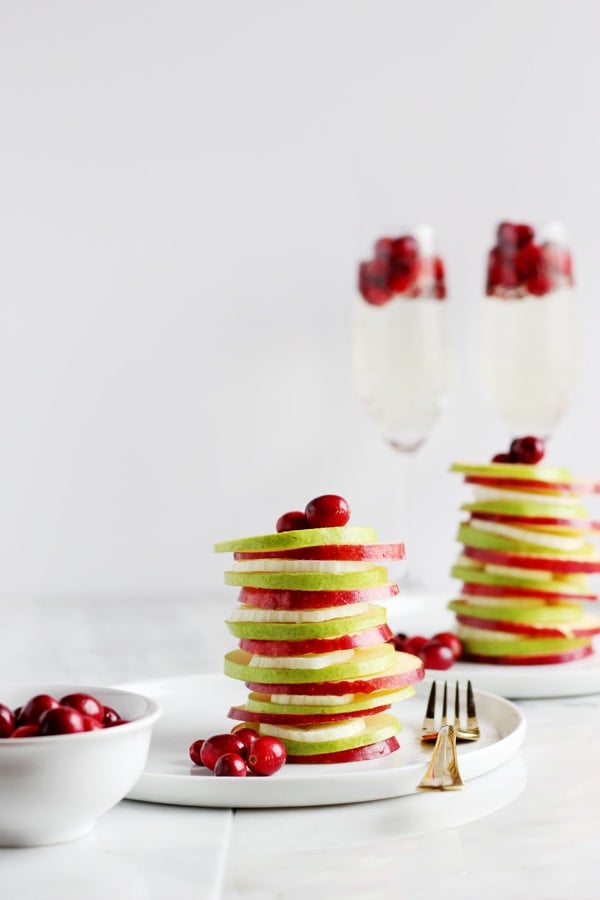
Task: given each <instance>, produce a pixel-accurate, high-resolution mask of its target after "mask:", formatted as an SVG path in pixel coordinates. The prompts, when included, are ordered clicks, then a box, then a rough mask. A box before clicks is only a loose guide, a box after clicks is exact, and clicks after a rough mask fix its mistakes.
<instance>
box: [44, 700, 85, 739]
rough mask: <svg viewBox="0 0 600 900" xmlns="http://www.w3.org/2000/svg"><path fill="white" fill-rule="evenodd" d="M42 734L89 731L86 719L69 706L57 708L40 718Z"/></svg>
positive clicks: (49, 710) (47, 711)
mask: <svg viewBox="0 0 600 900" xmlns="http://www.w3.org/2000/svg"><path fill="white" fill-rule="evenodd" d="M39 728H40V734H41V735H44V736H45V735H50V734H77V733H79V732H81V731H87V728H86V721H85V717H84V716H82V715H81V713H79V712H77V710H76V709H71V707H69V706H55V707H54V708H53V709H47V710H46V712H45V713H42V715H41V716H40V722H39Z"/></svg>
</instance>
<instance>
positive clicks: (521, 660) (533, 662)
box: [288, 644, 594, 758]
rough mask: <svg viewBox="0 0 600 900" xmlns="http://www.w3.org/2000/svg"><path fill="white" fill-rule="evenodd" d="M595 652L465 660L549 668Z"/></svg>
mask: <svg viewBox="0 0 600 900" xmlns="http://www.w3.org/2000/svg"><path fill="white" fill-rule="evenodd" d="M593 652H594V648H593V647H592V646H591V644H586V645H584V646H583V647H574V648H573V649H572V650H565V651H563V652H562V653H546V654H537V655H530V656H525V655H521V656H509V655H506V656H504V655H500V656H486V655H485V654H483V653H465V655H464V657H463V659H464V660H465V662H472V663H490V664H491V665H497V666H547V665H552V664H555V663H568V662H573V661H574V660H576V659H585V657H586V656H591V655H592V653H593ZM288 758H289V757H288Z"/></svg>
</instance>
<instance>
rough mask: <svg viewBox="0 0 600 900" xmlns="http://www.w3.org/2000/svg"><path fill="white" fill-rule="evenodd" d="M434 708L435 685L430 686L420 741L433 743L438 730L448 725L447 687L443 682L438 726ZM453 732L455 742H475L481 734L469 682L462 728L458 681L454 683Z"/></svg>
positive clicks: (471, 687) (433, 683)
mask: <svg viewBox="0 0 600 900" xmlns="http://www.w3.org/2000/svg"><path fill="white" fill-rule="evenodd" d="M435 706H436V683H435V681H434V682H432V684H431V689H430V691H429V697H428V700H427V709H426V711H425V718H424V719H423V724H422V726H421V740H422V741H433V740H435V739H436V738H437V736H438V733H439V730H440V728H441V727H442V726H443V725H446V724H447V723H448V685H447V682H444V693H443V696H442V716H441V719H440V723H439V726H437V725H436V720H435ZM454 731H455V734H456V740H458V741H476V740H477V739H478V738H479V737H480V735H481V732H480V730H479V723H478V720H477V711H476V709H475V697H474V695H473V686H472V685H471V682H470V681H468V682H467V721H466V725H465V727H464V728H463V727H462V726H461V722H460V691H459V684H458V681H457V682H456V690H455V694H454Z"/></svg>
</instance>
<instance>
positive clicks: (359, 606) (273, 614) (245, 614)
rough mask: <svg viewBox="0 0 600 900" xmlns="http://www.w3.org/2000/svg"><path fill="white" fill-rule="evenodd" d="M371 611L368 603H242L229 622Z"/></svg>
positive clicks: (309, 618)
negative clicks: (311, 605) (261, 605)
mask: <svg viewBox="0 0 600 900" xmlns="http://www.w3.org/2000/svg"><path fill="white" fill-rule="evenodd" d="M368 611H369V604H368V603H349V604H347V605H346V606H327V607H323V608H322V609H261V608H259V607H256V606H246V605H244V604H241V605H240V606H238V607H237V608H236V609H235V610H234V611H233V612H232V613H231V615H230V616H229V617H228V619H227V621H228V622H282V623H288V624H289V623H291V624H301V623H302V622H327V621H329V620H330V619H346V618H351V617H352V616H358V615H361V614H362V613H367V612H368Z"/></svg>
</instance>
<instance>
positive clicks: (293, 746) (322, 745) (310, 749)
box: [259, 713, 402, 757]
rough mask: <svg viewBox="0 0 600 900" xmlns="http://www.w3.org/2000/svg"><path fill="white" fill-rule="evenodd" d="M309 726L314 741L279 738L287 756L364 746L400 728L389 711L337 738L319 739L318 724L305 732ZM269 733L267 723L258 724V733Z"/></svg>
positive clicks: (376, 741) (392, 733)
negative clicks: (347, 735) (355, 731)
mask: <svg viewBox="0 0 600 900" xmlns="http://www.w3.org/2000/svg"><path fill="white" fill-rule="evenodd" d="M311 727H313V728H315V732H314V734H315V740H314V741H310V740H307V741H295V740H291V739H289V738H286V737H283V738H281V740H282V741H283V743H284V744H285V746H286V750H287V753H288V757H289V756H303V757H309V756H313V755H315V754H318V755H322V754H329V753H337V752H339V751H340V750H352V749H355V748H357V747H364V746H366V745H369V744H376V743H378V742H379V741H384V740H386V739H387V738H391V737H394V736H395V735H397V734H398V733H399V732H400V731H401V730H402V726H401V724H400V722H399V721H398V719H397V718H396V717H395V716H393V715H391V713H379V714H377V715H374V716H369V717H368V719H367V720H366V728H365V730H364V731H363V732H361V733H360V734H354V735H352V736H351V737H346V738H339V739H337V740H329V741H319V740H318V734H319V731H318V728H319V726H307V729H306V730H307V732H309V729H310V728H311ZM269 733H270V728H269V726H268V725H266V724H265V725H263V724H261V725H260V726H259V734H261V735H263V734H269Z"/></svg>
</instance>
